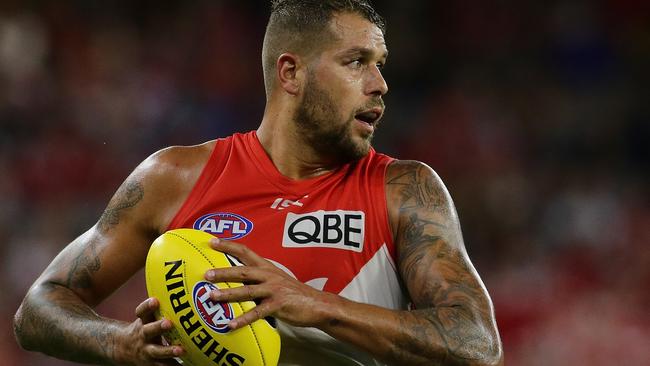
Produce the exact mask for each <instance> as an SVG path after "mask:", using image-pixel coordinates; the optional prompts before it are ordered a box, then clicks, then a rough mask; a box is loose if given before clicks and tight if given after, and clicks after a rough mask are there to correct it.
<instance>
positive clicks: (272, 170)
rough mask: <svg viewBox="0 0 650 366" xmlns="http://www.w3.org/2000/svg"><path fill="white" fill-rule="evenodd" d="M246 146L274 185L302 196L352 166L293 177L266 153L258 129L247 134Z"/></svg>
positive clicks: (338, 177)
mask: <svg viewBox="0 0 650 366" xmlns="http://www.w3.org/2000/svg"><path fill="white" fill-rule="evenodd" d="M245 137H246V139H245V141H246V148H247V149H248V151H249V153H250V154H251V155H252V157H253V159H252V160H253V162H254V163H255V165H256V167H257V168H258V169H259V170H260V172H261V173H262V175H263V176H264V177H265V178H266V179H267V180H268V181H269V182H270V183H271V184H273V185H274V186H276V187H277V188H279V189H280V190H282V191H283V192H285V193H289V194H293V195H296V196H302V195H304V194H308V193H309V192H310V191H312V190H313V189H314V188H316V187H317V186H319V185H322V184H323V183H324V182H326V181H328V180H330V179H340V178H341V177H342V176H343V175H344V174H345V173H346V172H347V171H348V170H349V168H350V165H351V164H345V165H343V166H341V167H339V168H338V169H336V170H334V171H331V172H328V173H325V174H323V175H319V176H317V177H312V178H305V179H292V178H289V177H286V176H284V175H283V174H282V173H280V171H279V170H278V168H277V167H276V166H275V164H274V163H273V161H272V160H271V157H270V156H269V155H268V154H267V153H266V150H264V147H263V146H262V143H261V142H260V140H259V138H258V137H257V132H256V131H251V132H249V133H247V134H246V136H245Z"/></svg>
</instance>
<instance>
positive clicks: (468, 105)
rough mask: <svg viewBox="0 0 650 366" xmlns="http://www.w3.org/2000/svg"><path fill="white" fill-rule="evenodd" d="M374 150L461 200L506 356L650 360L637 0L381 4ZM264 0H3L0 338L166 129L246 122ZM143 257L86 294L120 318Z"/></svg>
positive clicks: (645, 71)
mask: <svg viewBox="0 0 650 366" xmlns="http://www.w3.org/2000/svg"><path fill="white" fill-rule="evenodd" d="M375 5H376V7H377V9H378V10H379V11H380V12H381V13H382V14H383V15H384V16H385V17H386V18H387V21H388V33H387V41H388V46H389V49H390V57H389V60H388V64H387V67H386V68H385V77H386V79H387V81H388V84H389V87H390V92H389V94H388V95H387V96H386V98H385V99H386V104H387V106H388V109H387V114H386V117H385V119H384V121H383V124H382V125H381V127H380V130H379V131H378V134H377V138H376V140H375V141H376V143H375V145H376V148H377V149H378V150H380V151H382V152H385V153H388V154H390V155H393V156H395V157H398V158H401V159H418V160H421V161H424V162H426V163H428V164H429V165H431V166H432V167H433V168H434V169H435V170H436V171H437V172H438V173H439V174H440V175H441V177H442V178H443V180H444V181H445V182H446V184H447V186H448V188H449V190H450V192H451V194H452V196H453V197H454V199H455V203H456V205H457V209H458V212H459V215H460V218H461V223H462V226H463V232H464V235H465V242H466V246H467V249H468V251H469V254H470V256H471V258H472V259H473V261H474V264H475V265H476V267H477V269H478V270H479V272H480V273H481V275H482V277H483V279H484V281H485V283H486V285H487V287H488V289H489V291H490V293H491V295H492V299H493V300H494V304H495V308H496V315H497V321H498V324H499V328H500V331H501V336H502V339H503V342H504V346H505V352H506V361H507V364H509V365H647V364H648V362H649V360H650V351H649V350H650V312H649V311H648V309H649V308H650V306H649V305H650V249H649V244H650V181H649V172H650V170H649V168H650V164H649V161H650V87H648V85H650V2H648V1H644V0H602V1H579V0H566V1H557V0H551V1H514V0H489V1H468V0H456V1H424V0H422V1H390V0H386V1H379V0H377V1H375ZM268 9H269V5H268V3H267V1H219V0H211V1H208V0H205V1H180V0H177V1H82V0H76V1H73V0H70V1H46V0H43V1H37V0H33V1H26V0H2V1H0V237H1V238H2V243H1V244H0V288H1V289H2V291H1V295H0V299H1V300H0V324H1V325H2V327H1V328H0V355H2V356H1V358H2V361H1V362H0V363H2V364H4V365H35V366H36V365H69V363H66V362H62V361H57V360H54V359H50V358H47V357H44V356H41V355H38V354H31V353H27V352H25V351H22V350H20V349H19V348H18V346H17V345H16V343H15V341H14V339H13V335H12V327H11V318H12V316H13V314H14V312H15V310H16V309H17V307H18V305H19V303H20V301H21V299H22V297H23V296H24V294H25V292H26V291H27V289H28V287H29V286H30V285H31V283H32V282H33V281H34V279H35V278H36V277H37V276H38V275H39V274H40V272H41V271H42V270H43V269H44V268H45V266H46V265H47V264H48V263H49V262H50V261H51V260H52V258H53V257H54V256H55V255H56V253H58V251H59V250H61V249H62V248H63V246H65V245H66V244H67V243H68V242H69V241H71V240H72V239H73V238H74V237H76V236H77V235H79V234H80V233H82V232H83V231H85V230H86V229H87V228H88V227H89V226H91V225H92V224H93V223H94V222H95V221H96V219H97V218H98V217H99V215H100V213H101V212H102V210H103V208H104V207H105V204H106V203H107V201H108V199H109V198H110V196H111V195H112V193H113V192H114V191H115V189H116V188H117V187H118V185H119V184H120V182H121V181H122V180H123V179H124V178H125V177H126V175H127V174H128V173H129V172H130V171H131V170H132V169H133V168H134V167H135V166H136V165H137V164H138V162H140V161H141V160H143V159H144V158H146V157H147V156H148V155H149V154H151V153H152V152H154V151H156V150H157V149H160V148H162V147H164V146H168V145H177V144H195V143H199V142H202V141H204V140H208V139H212V138H215V137H219V136H225V135H227V134H230V133H232V132H235V131H248V130H251V129H254V128H256V126H257V125H258V123H259V121H260V120H261V116H262V113H263V108H264V89H263V82H262V73H261V61H260V52H261V43H262V37H263V33H264V26H265V22H266V20H267V17H268ZM145 296H146V294H145V290H144V287H143V281H142V276H141V275H139V276H138V278H136V279H134V280H133V281H132V282H131V283H129V284H127V285H126V286H125V287H124V288H122V289H121V290H119V291H118V293H116V294H115V295H113V296H112V297H111V298H110V299H109V300H108V302H107V303H106V304H104V305H102V306H101V307H100V308H99V311H100V312H101V313H102V314H104V315H107V316H112V317H117V318H119V319H123V320H131V319H132V318H133V310H134V308H135V305H136V304H137V303H139V302H140V301H141V300H142V299H144V298H145Z"/></svg>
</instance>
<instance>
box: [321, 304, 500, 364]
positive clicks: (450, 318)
mask: <svg viewBox="0 0 650 366" xmlns="http://www.w3.org/2000/svg"><path fill="white" fill-rule="evenodd" d="M333 296H335V295H333ZM328 302H329V304H328V306H326V307H324V313H325V315H324V316H323V318H324V319H326V322H324V323H323V324H322V325H321V326H320V328H321V329H322V330H324V331H325V332H327V333H328V334H330V335H331V336H333V337H335V338H337V339H339V340H341V341H344V342H348V343H351V344H354V345H356V346H357V347H359V348H361V349H364V350H365V351H367V352H369V353H371V354H372V355H374V356H375V357H377V358H379V359H382V360H384V361H386V362H388V363H391V364H395V365H498V364H500V363H501V362H502V352H501V347H500V342H499V339H498V336H497V335H496V334H494V333H493V332H492V331H491V329H492V328H491V326H490V325H489V324H484V322H485V320H484V319H481V318H480V317H477V316H474V314H473V313H472V311H471V310H470V309H466V308H461V307H439V308H430V309H422V310H413V311H392V310H389V309H385V308H380V307H376V306H372V305H367V304H360V303H356V302H352V301H349V300H346V299H344V298H340V297H338V296H337V297H336V298H330V299H329V300H328Z"/></svg>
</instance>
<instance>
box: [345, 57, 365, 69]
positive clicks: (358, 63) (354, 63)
mask: <svg viewBox="0 0 650 366" xmlns="http://www.w3.org/2000/svg"><path fill="white" fill-rule="evenodd" d="M348 65H350V67H352V68H353V69H360V68H361V67H362V66H363V61H362V60H361V59H357V60H353V61H351V62H350V63H349V64H348Z"/></svg>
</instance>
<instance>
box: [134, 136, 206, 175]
mask: <svg viewBox="0 0 650 366" xmlns="http://www.w3.org/2000/svg"><path fill="white" fill-rule="evenodd" d="M215 143H216V140H212V141H208V142H205V143H203V144H200V145H193V146H170V147H167V148H164V149H162V150H159V151H157V152H155V153H153V154H152V155H150V156H149V157H148V158H146V159H145V160H144V161H143V162H142V163H141V164H140V165H139V166H138V167H137V168H136V171H139V172H140V173H141V174H144V175H147V176H149V177H150V178H153V179H156V178H166V177H167V176H169V175H171V176H176V175H178V173H186V174H187V173H192V172H193V171H195V170H201V169H203V166H205V164H206V163H207V161H208V160H209V158H210V155H211V154H212V150H213V149H214V146H215Z"/></svg>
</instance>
